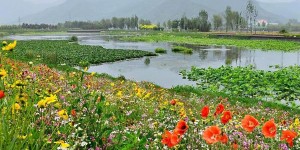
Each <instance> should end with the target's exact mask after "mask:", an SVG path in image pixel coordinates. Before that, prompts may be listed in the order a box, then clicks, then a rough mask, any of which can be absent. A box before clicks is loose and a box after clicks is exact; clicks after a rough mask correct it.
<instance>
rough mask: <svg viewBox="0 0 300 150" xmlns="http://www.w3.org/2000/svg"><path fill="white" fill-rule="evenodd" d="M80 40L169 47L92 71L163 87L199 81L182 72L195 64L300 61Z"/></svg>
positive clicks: (245, 52)
mask: <svg viewBox="0 0 300 150" xmlns="http://www.w3.org/2000/svg"><path fill="white" fill-rule="evenodd" d="M71 35H72V34H70V35H57V36H54V35H50V36H49V35H47V36H9V37H6V39H7V38H9V39H16V40H37V39H47V40H49V39H51V40H60V39H68V38H70V36H71ZM78 38H79V43H80V44H84V45H101V46H103V47H105V48H109V49H137V50H146V51H151V52H154V49H155V48H157V47H161V48H165V49H166V50H167V54H161V55H159V56H156V57H149V58H150V63H149V62H148V63H147V62H145V59H146V58H140V59H132V60H126V61H119V62H114V63H105V64H102V65H98V66H91V67H90V69H89V71H90V72H99V73H107V74H110V75H112V76H115V77H118V76H120V75H123V76H125V77H126V78H127V79H131V80H136V81H150V82H153V83H155V84H158V85H160V86H162V87H166V88H170V87H173V86H176V85H194V84H195V82H192V81H188V80H185V79H182V77H181V76H180V75H179V72H180V71H181V70H183V69H190V67H191V66H198V67H205V68H207V67H220V66H222V65H232V66H248V65H254V66H255V67H256V68H257V69H262V70H271V69H270V68H269V66H270V65H279V66H290V65H299V56H300V53H299V52H278V51H261V50H249V49H238V48H235V47H225V46H209V47H195V46H189V45H186V46H188V47H191V48H193V50H194V52H193V54H192V55H184V54H180V53H173V52H172V51H171V47H172V44H170V43H159V42H158V43H144V42H137V43H135V42H120V41H114V40H106V39H107V37H105V36H100V35H97V34H86V35H78Z"/></svg>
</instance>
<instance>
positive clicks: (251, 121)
mask: <svg viewBox="0 0 300 150" xmlns="http://www.w3.org/2000/svg"><path fill="white" fill-rule="evenodd" d="M258 125H259V122H258V121H257V119H255V118H254V117H253V116H251V115H246V116H245V118H244V119H243V120H242V127H243V128H244V130H246V131H247V132H252V131H253V130H254V129H255V127H256V126H258Z"/></svg>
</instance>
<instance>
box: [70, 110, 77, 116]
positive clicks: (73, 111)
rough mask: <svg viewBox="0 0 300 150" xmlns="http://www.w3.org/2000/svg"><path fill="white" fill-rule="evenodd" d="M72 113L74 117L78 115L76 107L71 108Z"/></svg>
mask: <svg viewBox="0 0 300 150" xmlns="http://www.w3.org/2000/svg"><path fill="white" fill-rule="evenodd" d="M71 115H72V116H73V117H76V110H75V109H72V110H71Z"/></svg>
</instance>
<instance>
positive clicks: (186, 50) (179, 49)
mask: <svg viewBox="0 0 300 150" xmlns="http://www.w3.org/2000/svg"><path fill="white" fill-rule="evenodd" d="M172 51H173V52H178V53H185V54H192V53H193V50H192V49H191V48H187V47H183V46H175V47H172Z"/></svg>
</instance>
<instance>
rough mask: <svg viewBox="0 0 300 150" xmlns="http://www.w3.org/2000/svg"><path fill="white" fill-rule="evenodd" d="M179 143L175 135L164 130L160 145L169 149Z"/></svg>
mask: <svg viewBox="0 0 300 150" xmlns="http://www.w3.org/2000/svg"><path fill="white" fill-rule="evenodd" d="M179 142H180V139H179V138H178V135H177V134H174V133H173V134H172V133H171V132H170V131H168V130H166V131H165V133H164V134H163V135H162V140H161V143H162V144H165V145H167V146H168V147H169V148H171V147H173V146H176V145H177V144H178V143H179Z"/></svg>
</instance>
